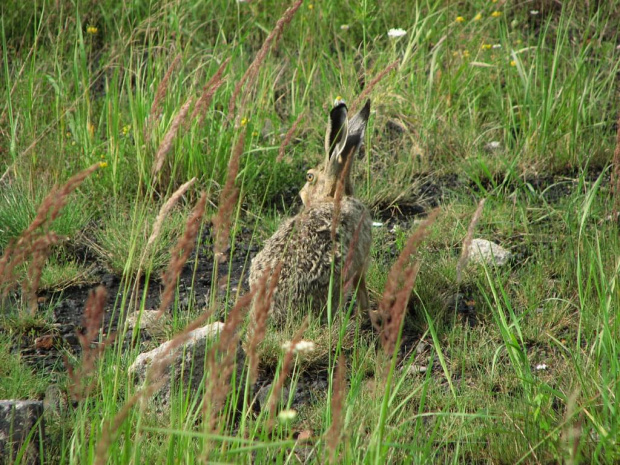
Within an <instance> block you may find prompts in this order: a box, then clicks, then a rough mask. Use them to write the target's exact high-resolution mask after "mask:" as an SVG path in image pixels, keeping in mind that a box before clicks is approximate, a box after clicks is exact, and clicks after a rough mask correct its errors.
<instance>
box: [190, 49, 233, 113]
mask: <svg viewBox="0 0 620 465" xmlns="http://www.w3.org/2000/svg"><path fill="white" fill-rule="evenodd" d="M229 61H230V57H228V58H226V59H225V60H224V61H223V62H222V64H221V65H220V67H219V68H218V70H217V71H216V72H215V74H214V75H213V76H212V77H211V79H209V82H207V83H206V84H205V86H204V87H203V88H202V93H201V94H200V98H199V99H198V101H197V102H196V105H195V106H194V110H193V111H192V116H191V117H190V119H189V121H193V120H194V119H196V117H198V124H201V123H202V121H203V120H204V118H205V114H206V110H207V108H208V107H209V105H210V104H211V100H212V99H213V95H214V94H215V92H216V91H217V90H218V89H219V88H220V86H221V85H222V84H224V79H222V74H223V73H224V70H225V69H226V65H228V62H229Z"/></svg>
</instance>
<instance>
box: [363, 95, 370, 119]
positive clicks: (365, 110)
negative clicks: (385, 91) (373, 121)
mask: <svg viewBox="0 0 620 465" xmlns="http://www.w3.org/2000/svg"><path fill="white" fill-rule="evenodd" d="M362 112H363V114H364V115H365V116H369V115H370V99H368V100H366V103H365V104H364V108H362Z"/></svg>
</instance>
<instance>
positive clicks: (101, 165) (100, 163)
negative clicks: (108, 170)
mask: <svg viewBox="0 0 620 465" xmlns="http://www.w3.org/2000/svg"><path fill="white" fill-rule="evenodd" d="M106 166H108V162H107V161H100V162H99V168H105V167H106Z"/></svg>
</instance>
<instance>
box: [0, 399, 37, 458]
mask: <svg viewBox="0 0 620 465" xmlns="http://www.w3.org/2000/svg"><path fill="white" fill-rule="evenodd" d="M42 416H43V402H39V401H34V400H0V463H13V462H15V461H16V458H17V456H18V455H19V454H20V449H21V447H22V446H23V445H24V443H25V442H26V441H27V440H28V442H27V445H26V447H25V451H24V454H23V456H22V460H21V462H20V463H26V464H35V463H40V458H39V449H40V443H41V441H43V438H44V432H43V418H42ZM31 431H32V436H31V437H30V439H28V435H29V434H30V432H31Z"/></svg>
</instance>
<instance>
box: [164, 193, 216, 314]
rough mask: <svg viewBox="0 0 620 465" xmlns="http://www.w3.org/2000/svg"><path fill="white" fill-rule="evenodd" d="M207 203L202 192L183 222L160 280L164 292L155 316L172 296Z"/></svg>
mask: <svg viewBox="0 0 620 465" xmlns="http://www.w3.org/2000/svg"><path fill="white" fill-rule="evenodd" d="M206 204H207V194H206V193H204V192H203V193H202V194H201V195H200V199H198V202H196V205H195V206H194V208H193V209H192V213H191V214H190V215H189V218H188V219H187V223H185V231H184V232H183V236H181V238H180V239H179V241H178V242H177V244H176V245H175V246H174V249H172V256H171V257H170V263H169V264H168V268H167V269H166V271H165V273H164V275H163V278H162V281H163V283H164V292H163V293H162V296H161V303H160V305H159V313H158V314H157V317H158V318H159V317H161V316H162V315H163V314H164V312H165V311H166V309H167V308H168V306H169V305H170V303H171V302H172V299H173V297H174V289H175V287H176V283H177V279H178V277H179V275H180V274H181V271H182V270H183V267H184V266H185V263H186V262H187V259H188V258H189V256H190V254H191V253H192V250H194V246H195V245H196V236H198V231H199V230H200V224H201V223H202V217H203V216H204V213H205V207H206Z"/></svg>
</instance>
